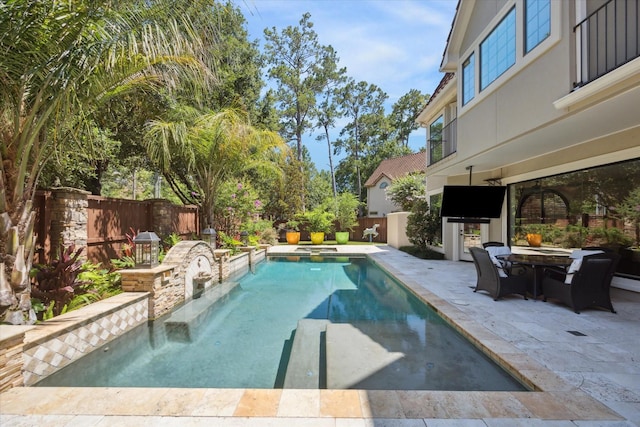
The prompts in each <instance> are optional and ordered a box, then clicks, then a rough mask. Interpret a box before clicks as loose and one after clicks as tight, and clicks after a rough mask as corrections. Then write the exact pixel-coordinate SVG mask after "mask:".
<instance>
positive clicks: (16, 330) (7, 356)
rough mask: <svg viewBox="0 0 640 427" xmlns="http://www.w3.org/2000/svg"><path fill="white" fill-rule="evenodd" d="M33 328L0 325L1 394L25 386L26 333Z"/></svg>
mask: <svg viewBox="0 0 640 427" xmlns="http://www.w3.org/2000/svg"><path fill="white" fill-rule="evenodd" d="M30 329H33V326H13V325H11V326H9V325H0V393H1V392H3V391H7V390H9V389H10V388H13V387H22V386H24V376H23V375H22V369H23V365H24V359H23V357H22V353H23V351H24V337H25V333H26V332H27V331H29V330H30Z"/></svg>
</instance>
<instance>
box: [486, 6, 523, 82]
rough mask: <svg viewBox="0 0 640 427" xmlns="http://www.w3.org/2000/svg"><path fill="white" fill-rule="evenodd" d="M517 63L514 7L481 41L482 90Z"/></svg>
mask: <svg viewBox="0 0 640 427" xmlns="http://www.w3.org/2000/svg"><path fill="white" fill-rule="evenodd" d="M515 63H516V9H515V8H513V9H511V11H510V12H509V13H508V14H507V15H506V16H505V17H504V19H503V20H502V21H500V23H499V24H498V25H497V26H496V27H495V28H494V29H493V31H491V33H490V34H489V35H488V36H487V38H486V39H484V41H483V42H482V43H480V90H484V89H485V88H486V87H487V86H489V85H490V84H491V83H492V82H493V81H495V80H496V79H497V78H498V77H500V76H501V75H502V73H504V72H505V71H507V70H508V69H509V68H510V67H511V66H512V65H513V64H515Z"/></svg>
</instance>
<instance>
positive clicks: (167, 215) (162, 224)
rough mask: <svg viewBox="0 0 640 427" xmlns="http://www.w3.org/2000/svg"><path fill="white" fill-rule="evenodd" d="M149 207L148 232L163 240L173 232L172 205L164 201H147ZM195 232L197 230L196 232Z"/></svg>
mask: <svg viewBox="0 0 640 427" xmlns="http://www.w3.org/2000/svg"><path fill="white" fill-rule="evenodd" d="M147 202H149V204H150V206H151V225H150V227H149V229H150V230H153V231H155V232H156V234H157V235H158V236H160V238H161V239H162V238H164V237H166V236H168V235H169V234H171V233H172V232H173V231H174V227H173V219H174V215H173V209H172V208H173V205H172V204H171V202H170V201H168V200H166V199H149V200H147ZM196 231H197V230H196Z"/></svg>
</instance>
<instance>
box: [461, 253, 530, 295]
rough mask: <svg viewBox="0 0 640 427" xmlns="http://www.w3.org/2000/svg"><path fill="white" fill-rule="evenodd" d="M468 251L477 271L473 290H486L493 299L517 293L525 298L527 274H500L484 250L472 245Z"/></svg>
mask: <svg viewBox="0 0 640 427" xmlns="http://www.w3.org/2000/svg"><path fill="white" fill-rule="evenodd" d="M469 251H471V256H472V257H473V263H474V265H475V266H476V272H477V273H478V281H477V283H476V288H475V289H474V290H473V292H477V291H487V292H489V294H490V295H491V296H492V297H493V299H494V301H497V300H498V299H499V298H501V297H503V296H505V295H510V294H519V295H522V296H523V297H524V299H527V280H528V277H529V276H527V275H513V276H509V275H507V274H506V273H503V274H501V273H500V272H499V270H498V267H497V266H496V265H495V264H494V263H493V262H492V261H491V258H490V257H489V253H488V252H487V251H486V250H484V249H482V248H478V247H472V248H469Z"/></svg>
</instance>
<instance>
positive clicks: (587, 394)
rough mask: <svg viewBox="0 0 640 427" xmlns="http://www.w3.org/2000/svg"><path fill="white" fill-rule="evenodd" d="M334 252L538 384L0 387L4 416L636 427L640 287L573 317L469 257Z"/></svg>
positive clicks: (54, 420) (394, 426) (21, 420)
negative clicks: (386, 280) (483, 272)
mask: <svg viewBox="0 0 640 427" xmlns="http://www.w3.org/2000/svg"><path fill="white" fill-rule="evenodd" d="M337 249H338V251H340V252H344V253H362V252H365V253H368V254H369V255H370V256H371V257H372V258H373V259H374V260H375V261H376V262H377V263H378V264H379V265H381V266H382V267H383V268H385V269H386V270H387V271H389V272H390V273H392V274H394V275H395V276H396V277H397V278H398V279H400V280H401V281H403V282H404V283H405V284H406V285H407V286H409V287H410V288H411V289H412V290H413V292H414V293H416V294H417V295H418V296H420V297H421V298H422V299H424V300H426V301H427V302H428V303H429V304H431V305H432V306H433V307H434V308H435V309H436V310H437V311H438V312H439V313H440V314H441V315H442V316H443V317H445V318H447V319H448V320H449V321H450V322H451V323H452V324H453V325H454V326H455V327H456V328H458V329H459V330H460V331H461V332H462V333H463V334H464V335H466V336H467V337H468V338H469V339H471V340H472V341H474V342H476V343H477V345H479V346H481V347H483V348H484V349H485V351H486V352H487V353H488V354H491V355H493V357H494V358H496V359H498V360H499V361H500V363H502V364H503V365H504V366H505V367H507V368H509V369H511V370H513V371H514V372H516V375H517V376H518V377H519V378H520V379H521V380H522V381H523V382H524V383H526V384H528V385H530V386H531V387H532V388H533V389H534V390H536V391H534V392H447V391H363V390H291V389H284V390H283V389H280V390H266V389H257V390H256V389H246V390H245V389H137V388H86V389H83V388H41V387H20V388H14V389H11V390H9V391H7V392H5V393H2V394H0V425H2V426H3V427H8V426H33V425H56V426H100V427H102V426H147V425H148V426H173V425H181V426H182V425H186V426H213V425H215V426H261V427H263V426H267V427H268V426H295V427H306V426H309V427H324V426H327V427H329V426H330V427H365V426H375V427H414V426H421V427H424V426H428V427H434V426H436V427H437V426H470V427H474V426H505V427H506V426H557V427H563V426H612V427H613V426H616V427H618V426H620V427H622V426H634V425H640V294H638V293H634V292H630V291H624V290H620V289H612V300H613V304H614V307H615V309H616V310H617V312H618V313H617V314H613V313H610V312H606V311H601V310H584V311H583V312H582V313H581V314H575V313H574V312H573V311H572V310H571V309H569V308H568V307H566V306H563V305H560V304H556V303H553V302H546V303H545V302H542V301H533V300H531V299H529V300H527V301H525V300H523V299H522V298H521V297H518V296H513V297H507V298H505V299H503V300H500V301H497V302H496V301H493V299H492V298H491V297H489V296H488V295H487V294H486V293H483V292H478V293H474V292H472V287H473V286H474V284H475V278H476V273H475V268H474V266H473V264H472V263H466V262H452V261H429V260H419V259H416V258H414V257H412V256H410V255H407V254H405V253H403V252H400V251H398V250H395V249H393V248H390V247H387V246H339V247H337ZM292 250H295V248H294V247H291V246H277V247H273V248H271V249H270V251H271V252H291V251H292ZM314 250H322V249H318V248H314ZM570 331H571V332H570ZM576 331H577V332H579V333H580V334H578V335H575V332H576ZM572 332H573V333H572Z"/></svg>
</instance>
